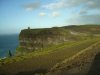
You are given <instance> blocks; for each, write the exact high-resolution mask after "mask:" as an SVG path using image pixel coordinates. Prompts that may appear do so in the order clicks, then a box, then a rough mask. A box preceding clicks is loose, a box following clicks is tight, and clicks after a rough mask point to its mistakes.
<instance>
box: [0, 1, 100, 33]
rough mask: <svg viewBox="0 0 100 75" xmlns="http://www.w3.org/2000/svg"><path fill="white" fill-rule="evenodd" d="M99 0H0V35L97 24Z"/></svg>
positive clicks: (99, 11) (99, 8) (99, 18)
mask: <svg viewBox="0 0 100 75" xmlns="http://www.w3.org/2000/svg"><path fill="white" fill-rule="evenodd" d="M99 3H100V0H0V34H15V33H20V31H21V30H22V29H26V28H28V27H30V28H32V29H35V28H48V27H55V26H58V27H60V26H66V25H82V24H100V4H99Z"/></svg>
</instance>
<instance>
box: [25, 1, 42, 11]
mask: <svg viewBox="0 0 100 75" xmlns="http://www.w3.org/2000/svg"><path fill="white" fill-rule="evenodd" d="M40 5H41V4H40V2H38V1H37V2H34V3H30V4H24V5H23V7H24V8H25V9H26V10H27V11H32V10H34V9H38V8H39V7H40Z"/></svg>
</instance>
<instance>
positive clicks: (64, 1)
mask: <svg viewBox="0 0 100 75" xmlns="http://www.w3.org/2000/svg"><path fill="white" fill-rule="evenodd" d="M81 5H82V6H84V7H83V8H88V9H99V10H100V0H56V2H51V3H48V4H45V5H42V8H44V9H50V10H58V9H62V8H75V7H78V6H81Z"/></svg>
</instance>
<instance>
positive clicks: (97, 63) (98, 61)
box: [87, 53, 100, 75]
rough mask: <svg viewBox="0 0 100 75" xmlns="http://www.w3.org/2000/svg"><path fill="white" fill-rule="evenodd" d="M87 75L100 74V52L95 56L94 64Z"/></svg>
mask: <svg viewBox="0 0 100 75" xmlns="http://www.w3.org/2000/svg"><path fill="white" fill-rule="evenodd" d="M87 75H100V53H98V54H97V55H96V56H95V59H94V61H93V64H92V66H91V68H90V71H89V72H88V74H87Z"/></svg>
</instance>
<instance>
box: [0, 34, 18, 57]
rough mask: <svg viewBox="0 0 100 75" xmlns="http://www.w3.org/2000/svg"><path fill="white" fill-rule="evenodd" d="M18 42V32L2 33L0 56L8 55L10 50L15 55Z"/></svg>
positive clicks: (0, 37) (0, 36)
mask: <svg viewBox="0 0 100 75" xmlns="http://www.w3.org/2000/svg"><path fill="white" fill-rule="evenodd" d="M18 44H19V40H18V34H12V35H0V58H3V57H7V56H8V51H9V50H10V51H11V53H12V54H13V55H14V54H15V50H16V48H17V47H18Z"/></svg>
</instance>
